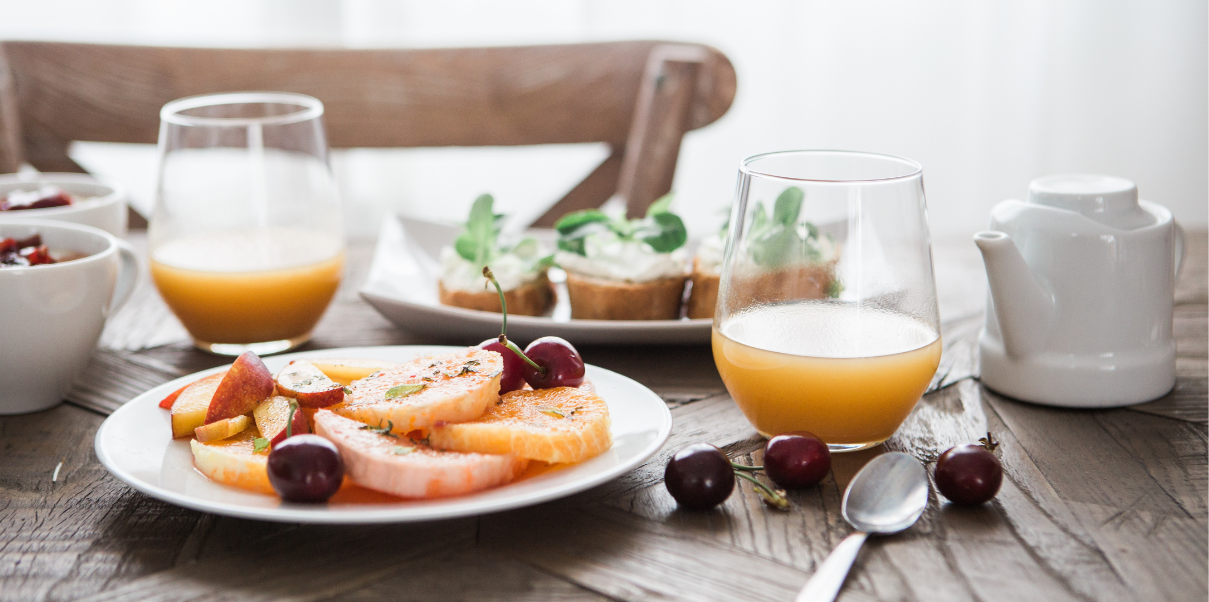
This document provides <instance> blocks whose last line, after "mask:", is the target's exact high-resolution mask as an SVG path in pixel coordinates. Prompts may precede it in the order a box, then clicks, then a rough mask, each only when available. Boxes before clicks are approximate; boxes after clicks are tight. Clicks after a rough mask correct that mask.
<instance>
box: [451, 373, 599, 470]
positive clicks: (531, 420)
mask: <svg viewBox="0 0 1209 602" xmlns="http://www.w3.org/2000/svg"><path fill="white" fill-rule="evenodd" d="M428 439H429V441H430V442H431V443H432V445H433V447H436V448H438V449H450V450H456V451H463V452H479V453H485V454H506V453H513V454H516V455H517V456H520V457H522V458H527V459H530V460H542V461H544V462H550V463H561V462H580V461H582V460H586V459H588V458H591V457H593V456H596V455H598V454H600V453H601V452H604V451H605V450H607V449H609V448H610V447H612V446H613V437H612V435H611V434H610V433H609V406H608V405H607V404H605V401H604V400H603V399H601V398H600V396H599V395H597V394H596V391H595V389H594V388H593V387H592V385H591V384H590V383H584V384H583V385H580V386H579V387H558V388H554V389H538V390H536V391H535V390H532V389H527V390H521V391H513V392H511V393H505V394H504V395H503V396H502V397H500V403H499V404H498V405H494V406H492V407H490V408H488V409H487V412H486V413H484V414H483V416H482V417H481V418H479V419H478V420H474V421H471V422H463V423H460V424H438V425H437V426H435V427H433V429H432V432H431V433H430V434H429V436H428Z"/></svg>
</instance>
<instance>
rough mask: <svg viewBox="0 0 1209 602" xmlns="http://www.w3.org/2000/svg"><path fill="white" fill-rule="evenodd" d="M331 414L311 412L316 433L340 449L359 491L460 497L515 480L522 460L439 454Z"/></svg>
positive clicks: (522, 466) (386, 426) (386, 427)
mask: <svg viewBox="0 0 1209 602" xmlns="http://www.w3.org/2000/svg"><path fill="white" fill-rule="evenodd" d="M389 427H390V424H389V423H383V426H382V427H373V426H369V425H366V424H363V423H360V422H357V421H355V420H349V419H347V418H344V417H343V416H339V415H337V414H335V413H334V412H332V411H330V410H319V411H318V412H316V413H315V431H316V433H318V434H319V435H320V436H321V437H323V438H325V439H327V440H328V441H331V442H332V443H334V444H335V445H336V448H337V449H339V450H340V457H341V458H342V459H343V460H344V470H345V474H346V475H348V476H349V478H351V479H352V480H353V481H354V482H355V483H357V484H358V485H361V486H362V487H368V488H370V489H375V490H377V491H382V492H384V493H389V494H392V495H397V496H399V497H406V498H434V497H445V496H450V495H461V494H465V493H472V492H475V491H481V490H483V489H487V488H490V487H495V486H496V485H502V484H504V483H507V482H509V481H511V480H512V479H514V478H516V476H517V475H519V474H520V473H521V472H522V471H523V470H524V469H525V466H526V465H527V461H525V460H522V459H520V458H517V457H516V456H515V455H511V454H476V453H459V452H451V451H438V450H435V449H433V448H431V447H429V446H427V445H425V444H423V443H421V442H419V441H414V440H411V439H408V438H406V437H403V436H401V435H395V434H393V433H391V432H390V429H389Z"/></svg>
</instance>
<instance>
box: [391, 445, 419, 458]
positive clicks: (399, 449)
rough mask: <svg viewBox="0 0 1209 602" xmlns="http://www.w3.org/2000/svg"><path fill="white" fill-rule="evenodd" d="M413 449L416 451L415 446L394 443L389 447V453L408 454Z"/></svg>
mask: <svg viewBox="0 0 1209 602" xmlns="http://www.w3.org/2000/svg"><path fill="white" fill-rule="evenodd" d="M414 451H416V448H414V447H406V446H403V445H396V446H394V447H392V448H391V449H390V453H392V454H394V455H396V456H406V455H407V454H410V453H411V452H414Z"/></svg>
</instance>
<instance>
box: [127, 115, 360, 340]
mask: <svg viewBox="0 0 1209 602" xmlns="http://www.w3.org/2000/svg"><path fill="white" fill-rule="evenodd" d="M322 116H323V105H322V104H321V103H320V102H319V101H318V100H317V99H315V98H312V97H309V96H304V95H301V94H285V93H265V92H244V93H230V94H215V95H207V96H197V97H190V98H184V99H180V100H176V101H173V102H171V103H168V104H167V105H165V106H164V108H163V110H162V111H161V113H160V118H161V125H160V168H159V189H158V191H157V202H156V208H155V214H154V215H153V217H152V219H151V223H150V228H149V229H150V243H151V275H152V278H153V280H154V281H155V285H156V287H157V288H158V289H159V292H160V295H161V296H162V297H163V298H164V301H165V302H166V303H167V304H168V306H169V307H170V308H171V309H172V311H173V313H175V314H176V316H177V317H178V318H180V320H181V323H182V324H184V326H185V328H186V330H188V331H189V334H190V335H191V336H192V337H193V340H194V344H196V345H197V346H198V347H199V348H201V349H203V350H206V351H210V352H212V353H218V354H222V355H238V354H239V353H242V352H243V351H245V350H252V351H255V352H257V353H260V354H266V353H276V352H280V351H286V350H289V349H293V348H294V347H297V346H298V345H301V344H302V343H305V342H306V341H307V340H309V339H310V336H311V331H312V330H313V329H314V327H315V324H316V323H317V322H318V321H319V318H320V317H321V316H322V315H323V312H324V310H325V309H326V308H327V306H328V304H329V303H330V302H331V300H332V297H333V296H334V295H335V293H336V289H337V288H338V287H339V285H340V279H341V274H342V273H343V267H344V238H343V225H342V222H341V216H340V206H339V198H338V196H337V192H336V186H335V182H334V180H333V178H332V174H331V168H330V167H329V163H328V156H327V142H326V138H325V135H324V131H323V123H322Z"/></svg>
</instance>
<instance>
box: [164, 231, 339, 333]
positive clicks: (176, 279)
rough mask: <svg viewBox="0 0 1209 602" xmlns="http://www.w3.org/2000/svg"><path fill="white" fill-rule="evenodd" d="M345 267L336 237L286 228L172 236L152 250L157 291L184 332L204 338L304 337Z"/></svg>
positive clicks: (322, 308) (335, 286) (326, 304)
mask: <svg viewBox="0 0 1209 602" xmlns="http://www.w3.org/2000/svg"><path fill="white" fill-rule="evenodd" d="M343 268H344V245H343V242H342V241H341V240H340V239H339V238H337V237H333V236H325V235H320V234H316V233H312V232H307V231H302V230H293V229H285V228H281V229H269V230H253V231H237V232H223V233H218V234H205V235H197V236H190V237H184V238H178V239H173V240H170V241H168V242H166V243H163V244H161V245H158V246H157V247H156V248H155V250H154V251H153V252H152V256H151V276H152V279H153V280H154V281H155V286H156V288H158V289H159V292H160V295H161V296H163V298H164V301H165V302H166V303H167V304H168V307H170V308H172V311H173V313H175V314H176V317H178V318H180V321H181V323H182V324H184V325H185V328H186V329H187V330H188V331H189V334H190V335H192V336H193V338H194V339H197V340H198V341H201V342H206V343H234V344H248V343H262V342H269V341H281V340H289V339H296V338H298V337H301V336H304V335H307V334H308V333H310V331H311V329H313V328H314V327H315V323H316V322H318V321H319V318H320V316H322V315H323V311H324V310H325V309H326V308H327V306H328V303H330V302H331V300H332V296H333V295H334V294H335V293H336V288H337V287H338V286H339V285H340V276H341V273H342V272H343Z"/></svg>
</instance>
